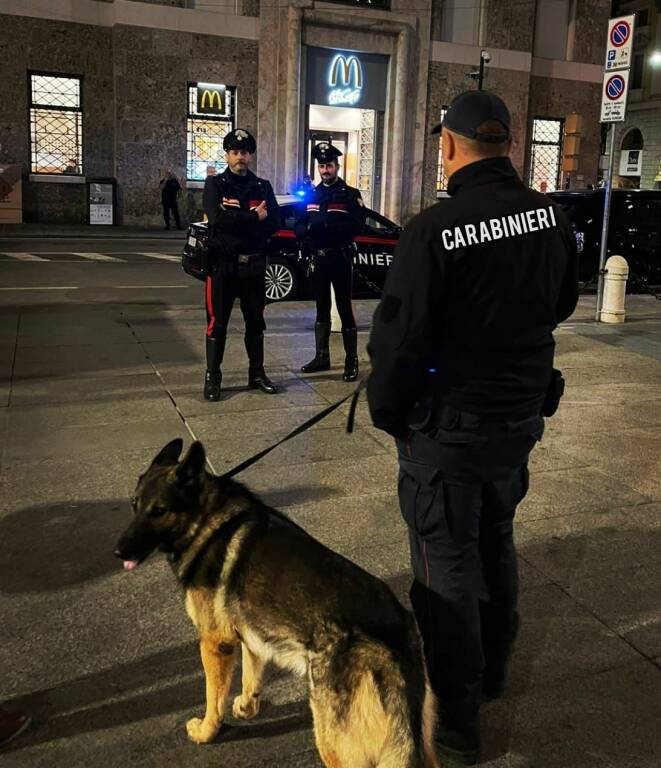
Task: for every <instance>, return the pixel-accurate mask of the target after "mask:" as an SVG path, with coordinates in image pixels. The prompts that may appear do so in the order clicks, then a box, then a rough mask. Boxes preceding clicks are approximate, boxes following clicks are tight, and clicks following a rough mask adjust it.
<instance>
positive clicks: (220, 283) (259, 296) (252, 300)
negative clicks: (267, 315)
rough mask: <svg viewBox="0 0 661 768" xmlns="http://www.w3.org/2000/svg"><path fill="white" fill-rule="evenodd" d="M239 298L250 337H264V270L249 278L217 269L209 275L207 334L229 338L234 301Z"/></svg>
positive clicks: (219, 338) (246, 333)
mask: <svg viewBox="0 0 661 768" xmlns="http://www.w3.org/2000/svg"><path fill="white" fill-rule="evenodd" d="M237 297H238V299H239V302H240V304H241V312H242V313H243V319H244V321H245V324H246V332H245V335H246V336H247V337H254V336H261V334H262V333H264V329H265V328H266V324H265V323H264V305H265V303H266V286H265V282H264V270H259V271H258V272H257V273H256V274H254V275H250V276H248V277H239V276H238V275H237V274H236V273H234V272H231V273H220V272H217V273H216V274H214V275H213V276H211V277H207V282H206V291H205V304H206V309H207V336H208V337H209V338H214V339H218V340H222V341H224V340H225V337H226V335H227V325H228V323H229V319H230V315H231V314H232V307H233V306H234V301H235V299H236V298H237Z"/></svg>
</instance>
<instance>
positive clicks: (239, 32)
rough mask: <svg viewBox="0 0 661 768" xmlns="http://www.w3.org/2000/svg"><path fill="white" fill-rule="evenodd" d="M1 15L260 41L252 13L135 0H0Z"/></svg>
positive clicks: (257, 24) (256, 23)
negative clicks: (181, 6)
mask: <svg viewBox="0 0 661 768" xmlns="http://www.w3.org/2000/svg"><path fill="white" fill-rule="evenodd" d="M3 14H5V15H9V16H29V17H31V18H38V19H46V20H48V21H63V22H68V23H71V24H91V25H94V26H100V27H114V26H117V25H126V26H132V27H149V28H150V29H167V30H172V31H176V32H192V33H194V34H201V35H215V36H218V37H234V38H239V39H243V40H259V19H257V18H253V17H251V16H236V15H234V14H225V13H215V12H213V11H200V10H194V9H189V8H175V7H172V6H166V5H152V4H150V3H141V2H135V1H134V0H113V2H112V3H106V2H99V1H98V0H67V2H66V3H60V2H53V0H2V5H1V6H0V16H1V15H3Z"/></svg>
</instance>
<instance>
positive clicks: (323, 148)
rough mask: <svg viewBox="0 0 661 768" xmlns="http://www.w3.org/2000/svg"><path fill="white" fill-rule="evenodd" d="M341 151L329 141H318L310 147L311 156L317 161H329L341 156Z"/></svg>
mask: <svg viewBox="0 0 661 768" xmlns="http://www.w3.org/2000/svg"><path fill="white" fill-rule="evenodd" d="M341 156H342V153H341V152H340V150H339V149H338V148H337V147H334V146H333V145H332V144H331V143H330V142H329V141H320V142H319V143H318V144H315V145H314V147H313V148H312V157H314V159H315V160H316V161H317V162H318V163H331V162H332V161H333V160H337V158H338V157H341Z"/></svg>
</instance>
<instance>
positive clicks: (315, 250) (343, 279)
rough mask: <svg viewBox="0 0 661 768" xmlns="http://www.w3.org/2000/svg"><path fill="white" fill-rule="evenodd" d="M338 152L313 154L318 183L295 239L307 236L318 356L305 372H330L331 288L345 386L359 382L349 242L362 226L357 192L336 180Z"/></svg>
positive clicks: (320, 148) (319, 148)
mask: <svg viewBox="0 0 661 768" xmlns="http://www.w3.org/2000/svg"><path fill="white" fill-rule="evenodd" d="M341 155H342V153H341V152H340V150H339V149H337V147H334V146H333V145H332V144H329V143H328V142H327V141H322V142H320V143H319V144H317V145H316V146H315V147H314V148H313V150H312V156H313V157H314V158H315V160H316V161H317V163H318V167H319V174H320V175H321V183H320V184H318V185H317V186H316V187H315V188H314V190H313V191H312V193H311V195H310V196H309V198H308V200H307V205H306V210H305V214H304V215H303V216H301V218H300V219H299V220H298V222H297V223H296V233H297V234H298V236H299V237H307V238H308V243H309V246H310V250H311V256H312V285H313V288H314V295H315V299H316V303H317V320H316V322H315V326H314V336H315V348H316V354H315V356H314V358H313V359H312V360H311V361H310V362H309V363H307V364H306V365H304V366H303V367H302V368H301V370H302V371H303V373H315V372H316V371H327V370H329V368H330V349H329V341H330V333H331V285H332V286H333V289H334V291H335V300H336V302H337V311H338V313H339V315H340V319H341V321H342V340H343V342H344V351H345V361H344V373H343V375H342V379H343V380H344V381H355V380H356V379H357V378H358V332H357V329H356V319H355V317H354V314H353V307H352V306H351V292H352V288H353V255H354V244H353V238H354V237H355V236H356V235H357V234H359V233H360V232H361V231H362V229H363V226H364V224H365V208H364V206H363V199H362V197H361V195H360V192H359V191H358V190H357V189H355V188H354V187H350V186H349V185H348V184H347V183H346V182H345V181H344V180H343V179H341V178H340V177H339V176H338V171H339V164H338V160H337V158H338V157H340V156H341Z"/></svg>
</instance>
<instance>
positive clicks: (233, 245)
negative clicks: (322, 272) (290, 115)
mask: <svg viewBox="0 0 661 768" xmlns="http://www.w3.org/2000/svg"><path fill="white" fill-rule="evenodd" d="M223 148H224V150H225V159H226V161H227V168H226V169H225V171H223V173H221V174H218V175H217V176H207V179H206V181H205V183H204V196H203V203H204V212H205V213H206V215H207V218H208V222H209V223H208V232H209V238H208V246H209V258H210V262H211V264H210V268H211V274H210V275H209V277H207V285H206V309H207V338H206V358H207V370H206V374H205V378H204V398H205V399H206V400H212V401H216V400H220V386H221V382H222V373H221V365H222V362H223V356H224V354H225V344H226V341H227V326H228V324H229V319H230V315H231V313H232V307H233V306H234V301H235V300H236V298H237V297H238V298H239V301H240V302H241V312H242V313H243V319H244V321H245V335H244V341H245V346H246V352H247V353H248V361H249V367H248V386H249V387H251V388H252V389H259V390H260V391H261V392H264V393H265V394H268V395H272V394H275V393H276V392H277V388H276V386H275V384H274V383H273V382H272V381H271V380H270V379H269V377H268V376H267V375H266V372H265V371H264V330H265V328H266V324H265V323H264V307H265V305H266V241H267V239H268V237H269V236H270V235H272V234H273V233H274V232H275V231H276V230H277V229H278V228H279V227H280V211H279V208H278V203H277V201H276V199H275V195H274V194H273V189H272V188H271V185H270V183H269V182H268V181H266V179H260V178H259V177H257V176H255V174H254V173H253V172H252V171H250V170H249V168H248V165H249V164H250V161H251V160H252V157H253V155H254V153H255V150H256V148H257V144H256V142H255V139H254V137H253V136H252V135H251V134H250V133H248V131H245V130H243V129H242V128H237V129H236V130H235V131H232V132H231V133H228V134H227V135H226V136H225V138H224V139H223Z"/></svg>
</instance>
